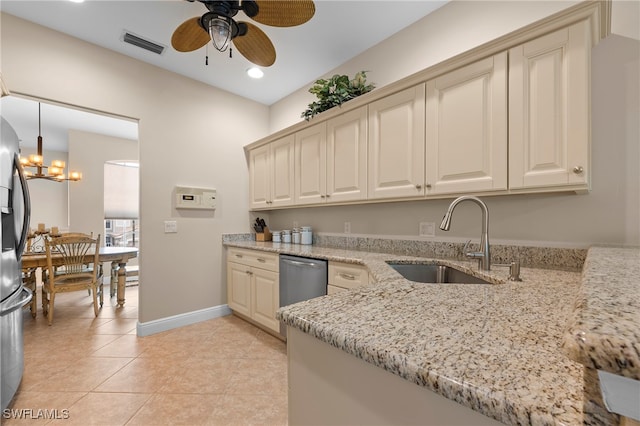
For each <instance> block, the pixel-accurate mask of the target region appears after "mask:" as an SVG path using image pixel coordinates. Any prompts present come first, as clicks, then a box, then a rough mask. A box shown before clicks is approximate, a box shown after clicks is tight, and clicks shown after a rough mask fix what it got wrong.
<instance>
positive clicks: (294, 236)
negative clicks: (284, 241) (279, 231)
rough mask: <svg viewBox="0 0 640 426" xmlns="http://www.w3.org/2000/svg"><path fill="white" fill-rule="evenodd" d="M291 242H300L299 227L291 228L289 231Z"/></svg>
mask: <svg viewBox="0 0 640 426" xmlns="http://www.w3.org/2000/svg"><path fill="white" fill-rule="evenodd" d="M291 242H292V243H294V244H300V228H293V232H292V233H291Z"/></svg>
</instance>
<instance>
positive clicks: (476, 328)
mask: <svg viewBox="0 0 640 426" xmlns="http://www.w3.org/2000/svg"><path fill="white" fill-rule="evenodd" d="M225 245H227V246H235V247H244V248H251V249H259V250H264V251H271V252H278V253H285V254H293V255H301V256H309V257H315V258H322V259H327V260H334V261H339V262H346V263H356V264H363V265H365V266H367V267H368V269H369V271H370V273H371V275H372V277H373V278H374V280H375V283H373V284H371V285H369V286H365V287H360V288H357V289H353V290H351V291H346V292H339V293H336V294H333V295H329V296H325V297H320V298H316V299H312V300H308V301H305V302H301V303H297V304H294V305H290V306H287V307H284V308H281V309H280V310H279V311H278V318H279V319H280V320H281V321H283V322H284V323H286V324H287V325H289V326H292V327H295V328H298V329H300V330H302V331H303V332H305V333H308V334H310V335H312V336H314V337H316V338H318V339H319V340H321V341H324V342H326V343H328V344H330V345H332V346H334V347H336V348H339V349H341V350H343V351H345V352H347V353H350V354H352V355H354V356H356V357H358V358H361V359H363V360H364V361H366V362H369V363H371V364H374V365H376V366H378V367H380V368H383V369H385V370H387V371H389V372H391V373H393V374H396V375H398V376H401V377H403V378H405V379H406V380H409V381H411V382H413V383H416V384H417V385H420V386H424V387H426V388H428V389H430V390H432V391H434V392H436V393H438V394H441V395H443V396H445V397H447V398H449V399H452V400H454V401H456V402H458V403H460V404H462V405H465V406H468V407H470V408H472V409H474V410H476V411H479V412H481V413H482V414H484V415H487V416H489V417H492V418H495V419H497V420H499V421H501V422H503V423H506V424H525V425H528V424H536V425H539V424H540V425H541V424H549V425H552V424H553V425H557V424H565V425H577V424H582V402H583V401H582V398H583V379H582V372H583V366H582V365H581V364H580V363H578V362H575V361H572V360H571V359H569V358H568V357H567V355H566V354H565V352H564V351H563V349H562V348H561V343H562V339H563V335H564V332H565V330H566V327H567V324H568V322H569V318H570V317H571V315H572V310H573V306H574V301H575V299H576V295H577V294H578V292H579V287H580V282H581V274H580V272H576V271H559V270H546V269H536V268H522V269H521V277H522V279H523V281H522V282H510V281H507V276H508V268H494V270H492V271H491V273H490V274H489V275H487V274H486V273H484V272H481V271H477V267H476V263H475V262H467V261H456V260H445V262H446V263H449V264H452V265H456V266H458V267H460V268H461V269H463V270H465V271H467V272H471V273H472V274H474V275H477V276H480V277H481V278H485V279H487V278H488V279H489V280H490V281H492V282H494V283H496V284H420V283H413V282H411V281H408V280H406V279H404V278H402V277H401V276H400V275H399V274H398V273H397V272H396V271H394V270H393V269H391V268H390V267H389V266H388V265H387V264H386V263H385V262H386V261H392V260H393V261H397V260H401V261H406V262H424V261H429V260H435V259H425V258H418V257H412V256H404V255H396V254H385V253H372V252H365V251H354V250H348V249H336V248H328V247H316V246H300V245H294V244H277V243H276V244H273V243H264V242H253V241H251V242H229V243H225ZM440 260H442V259H438V261H440Z"/></svg>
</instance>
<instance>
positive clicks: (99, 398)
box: [50, 392, 152, 426]
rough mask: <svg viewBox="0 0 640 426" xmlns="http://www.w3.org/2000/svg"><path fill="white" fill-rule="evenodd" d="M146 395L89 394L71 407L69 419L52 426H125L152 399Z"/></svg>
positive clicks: (57, 421)
mask: <svg viewBox="0 0 640 426" xmlns="http://www.w3.org/2000/svg"><path fill="white" fill-rule="evenodd" d="M151 396H152V395H151V394H144V393H99V392H92V393H88V394H86V395H85V396H83V397H82V398H80V400H78V401H77V402H76V403H75V404H73V405H72V406H71V407H69V412H68V418H66V419H56V420H54V421H52V422H51V423H50V424H52V425H80V426H85V425H96V426H105V425H124V424H126V423H127V422H128V421H129V420H130V419H131V418H132V417H133V416H134V415H135V414H136V413H137V412H138V410H140V408H141V407H142V406H143V405H144V404H145V402H147V401H148V400H149V399H150V398H151Z"/></svg>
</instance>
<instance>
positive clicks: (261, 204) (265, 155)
mask: <svg viewBox="0 0 640 426" xmlns="http://www.w3.org/2000/svg"><path fill="white" fill-rule="evenodd" d="M270 148H271V147H270V146H269V145H263V146H261V147H258V148H255V149H252V150H251V151H249V194H250V200H249V201H250V204H251V208H254V209H259V208H266V207H269V204H270V202H271V149H270Z"/></svg>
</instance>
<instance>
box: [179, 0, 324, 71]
mask: <svg viewBox="0 0 640 426" xmlns="http://www.w3.org/2000/svg"><path fill="white" fill-rule="evenodd" d="M188 1H190V2H193V1H195V0H188ZM197 1H199V2H200V3H202V4H204V5H205V7H206V8H207V9H208V12H207V13H205V14H204V15H202V16H201V17H194V18H191V19H188V20H186V21H184V22H183V23H182V24H180V25H179V26H178V28H176V30H175V31H174V32H173V36H172V37H171V45H172V46H173V48H174V49H176V50H177V51H179V52H191V51H194V50H196V49H199V48H201V47H202V46H204V45H206V44H207V43H208V42H209V40H211V41H212V42H213V46H214V47H215V48H216V49H217V50H218V51H220V52H224V51H225V50H227V48H228V47H229V44H230V43H231V42H233V44H234V46H235V47H236V49H238V51H239V52H240V53H241V54H242V56H244V57H245V58H247V59H248V60H249V61H250V62H252V63H254V64H256V65H260V66H263V67H268V66H271V65H273V63H274V62H275V61H276V49H275V48H274V47H273V43H271V40H270V39H269V37H267V35H266V34H265V33H264V31H262V30H261V29H260V28H258V27H257V26H256V25H254V24H252V23H251V22H243V21H236V20H235V19H233V17H234V16H236V14H237V13H238V12H239V11H243V12H244V13H245V15H247V16H248V17H249V18H251V19H253V20H254V21H256V22H259V23H261V24H264V25H270V26H274V27H294V26H296V25H301V24H304V23H305V22H307V21H308V20H309V19H311V18H312V17H313V14H314V13H315V10H316V9H315V5H314V3H313V1H311V0H284V1H277V0H256V1H249V0H243V1H210V0H197Z"/></svg>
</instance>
